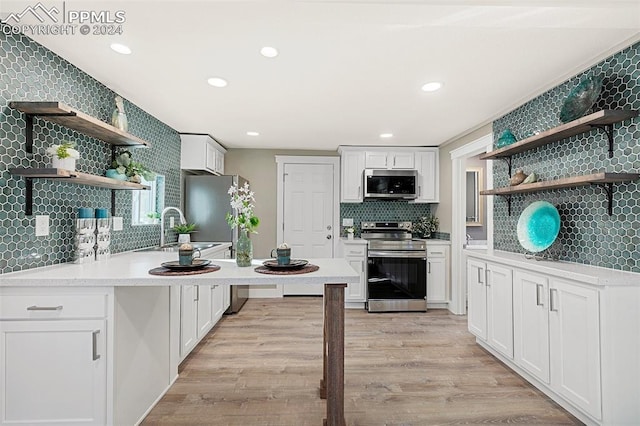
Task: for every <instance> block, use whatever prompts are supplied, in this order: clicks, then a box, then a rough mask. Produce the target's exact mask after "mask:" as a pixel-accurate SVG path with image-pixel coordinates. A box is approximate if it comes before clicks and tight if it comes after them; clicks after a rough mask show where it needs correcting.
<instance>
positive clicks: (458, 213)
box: [449, 132, 493, 315]
mask: <svg viewBox="0 0 640 426" xmlns="http://www.w3.org/2000/svg"><path fill="white" fill-rule="evenodd" d="M492 148H493V132H491V133H489V134H488V135H485V136H483V137H481V138H479V139H476V140H475V141H473V142H471V143H468V144H467V145H464V146H462V147H460V148H457V149H454V150H453V151H451V180H452V185H451V189H452V192H453V194H452V195H453V196H452V198H451V266H452V268H451V303H450V304H449V310H450V311H451V312H452V313H454V314H457V315H465V314H466V313H467V304H466V301H467V300H466V299H467V297H466V296H467V280H466V276H465V275H466V271H467V268H466V266H465V255H464V251H463V244H464V240H465V237H466V233H467V232H466V223H467V221H466V217H465V205H466V200H465V196H466V193H467V182H466V163H467V158H470V157H473V156H476V155H478V154H483V153H485V152H489V151H491V149H492ZM486 170H487V180H486V182H485V185H486V187H487V188H492V187H493V166H492V162H491V161H487V164H486ZM485 208H486V212H487V245H488V248H489V249H492V248H493V197H491V196H488V197H487V199H486V205H485Z"/></svg>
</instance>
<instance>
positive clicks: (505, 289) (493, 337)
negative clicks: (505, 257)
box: [487, 263, 513, 359]
mask: <svg viewBox="0 0 640 426" xmlns="http://www.w3.org/2000/svg"><path fill="white" fill-rule="evenodd" d="M487 331H488V332H489V334H488V338H487V342H488V343H489V344H490V345H491V346H492V347H493V348H495V349H496V350H498V351H500V352H501V353H502V354H504V355H506V356H508V357H509V358H512V359H513V279H512V276H511V270H510V269H508V268H505V267H502V266H498V265H494V264H491V263H487Z"/></svg>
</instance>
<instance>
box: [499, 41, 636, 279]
mask: <svg viewBox="0 0 640 426" xmlns="http://www.w3.org/2000/svg"><path fill="white" fill-rule="evenodd" d="M589 75H601V76H603V77H604V83H603V89H602V93H601V95H600V97H599V99H598V100H597V101H596V105H595V106H594V110H600V109H632V110H640V43H639V44H635V45H633V46H630V47H628V48H626V49H624V50H622V51H621V52H619V53H617V54H615V55H613V56H611V57H609V58H607V59H605V60H604V61H601V62H600V63H598V64H596V65H595V66H593V67H591V68H590V69H588V70H587V71H585V72H583V73H580V74H579V75H577V76H575V77H573V78H571V79H570V80H568V81H566V82H565V83H563V84H561V85H559V86H558V87H555V88H554V89H551V90H549V91H548V92H546V93H544V94H542V95H540V96H538V97H537V98H535V99H533V100H531V101H529V102H527V103H526V104H524V105H522V106H521V107H519V108H517V109H516V110H514V111H512V112H510V113H509V114H507V115H505V116H504V117H502V118H500V119H498V120H496V121H495V122H494V124H493V132H494V138H496V141H497V136H498V135H499V134H500V133H501V132H502V131H503V130H505V129H507V128H508V129H511V131H512V132H513V133H514V134H515V135H516V138H517V139H518V140H520V139H524V138H525V137H527V136H529V135H532V134H534V132H540V131H544V130H547V129H550V128H553V127H556V126H558V125H560V124H562V123H561V122H560V119H559V113H560V109H561V108H562V104H563V102H564V100H565V98H566V96H567V95H568V94H569V92H570V91H571V90H572V89H573V88H574V87H575V86H576V85H577V84H578V83H579V82H580V81H582V79H584V78H585V77H586V76H589ZM639 141H640V127H639V126H638V117H636V118H634V119H631V120H626V121H624V122H622V123H617V124H615V125H614V144H613V149H614V152H613V158H609V155H608V141H607V137H606V135H605V133H604V132H603V131H601V130H598V129H593V130H592V131H590V132H588V133H584V134H581V135H577V136H573V137H571V138H567V139H564V140H560V141H558V142H554V143H552V144H550V145H546V146H543V147H539V148H536V149H534V150H531V151H528V152H524V153H522V154H517V155H515V156H514V157H513V171H514V172H515V170H516V169H523V170H524V172H525V173H527V174H528V173H531V172H535V173H536V174H537V175H538V177H539V179H540V180H552V179H557V178H562V177H570V176H576V175H583V174H590V173H597V172H618V173H622V172H629V173H638V171H639V170H640V142H639ZM493 172H494V185H495V187H503V186H508V185H509V183H508V181H509V177H508V176H507V173H508V170H507V166H506V164H505V163H504V162H501V161H494V167H493ZM639 190H640V182H638V181H635V182H630V183H622V184H614V191H615V192H614V195H613V215H612V216H609V215H608V213H607V198H606V196H605V195H604V193H603V191H602V188H600V187H598V186H585V187H578V188H569V189H561V190H553V191H544V192H537V193H531V194H518V195H514V196H513V198H512V215H511V216H509V215H508V212H507V203H506V201H505V200H504V199H503V198H500V197H495V200H494V223H495V226H494V247H495V248H496V249H499V250H506V251H511V252H524V249H522V247H521V246H520V244H519V243H518V240H517V238H516V224H517V222H518V218H519V215H520V213H521V212H522V211H523V210H524V208H525V207H526V206H527V205H529V204H530V203H532V202H534V201H537V200H546V201H549V202H551V203H552V204H554V205H555V206H556V207H557V208H558V210H559V212H560V217H561V220H562V224H561V229H560V234H559V236H558V239H557V240H556V242H555V243H554V245H553V246H552V247H551V252H552V253H553V254H556V255H558V256H559V258H560V259H562V260H566V261H570V262H577V263H583V264H589V265H594V266H600V267H604V268H611V269H620V270H625V271H632V272H640V249H639V247H640V192H639Z"/></svg>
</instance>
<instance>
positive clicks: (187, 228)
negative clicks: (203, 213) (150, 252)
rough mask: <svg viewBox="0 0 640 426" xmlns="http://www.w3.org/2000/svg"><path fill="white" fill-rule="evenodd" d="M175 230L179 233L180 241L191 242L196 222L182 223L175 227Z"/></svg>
mask: <svg viewBox="0 0 640 426" xmlns="http://www.w3.org/2000/svg"><path fill="white" fill-rule="evenodd" d="M173 230H174V231H175V232H177V233H178V242H179V243H189V242H191V233H192V232H195V230H196V224H195V223H181V224H178V225H176V226H174V227H173Z"/></svg>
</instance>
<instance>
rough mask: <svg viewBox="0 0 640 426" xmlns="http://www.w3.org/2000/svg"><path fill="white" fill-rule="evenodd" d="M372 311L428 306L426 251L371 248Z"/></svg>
mask: <svg viewBox="0 0 640 426" xmlns="http://www.w3.org/2000/svg"><path fill="white" fill-rule="evenodd" d="M367 272H368V273H367V277H368V279H367V290H368V299H367V307H368V310H369V312H397V311H420V312H425V311H426V310H427V257H426V253H425V252H424V251H392V250H389V251H386V250H385V251H381V250H371V251H369V256H368V261H367Z"/></svg>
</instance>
